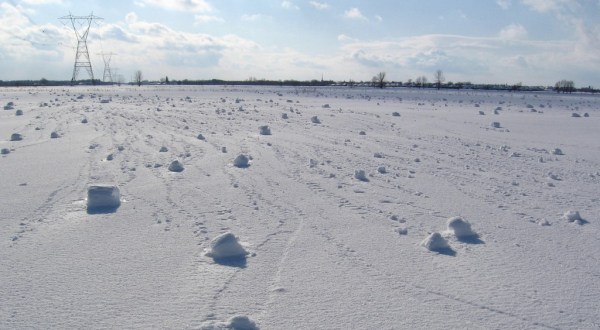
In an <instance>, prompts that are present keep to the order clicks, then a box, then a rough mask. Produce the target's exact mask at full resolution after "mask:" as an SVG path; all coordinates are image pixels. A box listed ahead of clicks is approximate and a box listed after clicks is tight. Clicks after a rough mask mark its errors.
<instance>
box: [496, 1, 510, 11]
mask: <svg viewBox="0 0 600 330" xmlns="http://www.w3.org/2000/svg"><path fill="white" fill-rule="evenodd" d="M496 3H497V4H498V6H500V8H502V9H504V10H506V9H508V8H509V7H510V5H511V0H496Z"/></svg>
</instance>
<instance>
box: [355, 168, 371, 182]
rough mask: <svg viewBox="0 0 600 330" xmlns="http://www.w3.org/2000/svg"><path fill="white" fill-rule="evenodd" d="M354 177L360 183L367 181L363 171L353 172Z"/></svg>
mask: <svg viewBox="0 0 600 330" xmlns="http://www.w3.org/2000/svg"><path fill="white" fill-rule="evenodd" d="M354 177H355V178H356V179H357V180H360V181H369V179H368V178H367V175H366V174H365V170H355V171H354Z"/></svg>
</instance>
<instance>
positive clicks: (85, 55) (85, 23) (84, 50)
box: [59, 13, 102, 85]
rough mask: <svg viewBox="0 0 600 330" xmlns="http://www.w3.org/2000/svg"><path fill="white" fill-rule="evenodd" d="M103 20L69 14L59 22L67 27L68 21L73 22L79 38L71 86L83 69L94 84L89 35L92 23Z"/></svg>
mask: <svg viewBox="0 0 600 330" xmlns="http://www.w3.org/2000/svg"><path fill="white" fill-rule="evenodd" d="M101 19H102V18H101V17H98V16H94V15H93V14H90V15H88V16H73V15H72V14H71V13H69V15H68V16H63V17H60V18H59V20H61V21H62V22H63V24H65V25H66V24H67V22H68V21H70V22H71V26H72V27H73V31H74V32H75V37H77V50H76V51H75V64H74V66H73V77H72V78H71V85H73V84H74V83H75V81H76V80H77V75H78V74H79V70H80V69H81V68H84V69H85V70H86V71H87V72H88V74H89V75H90V78H91V79H92V84H93V83H94V71H92V62H91V61H90V53H89V52H88V46H87V37H88V33H89V32H90V27H91V26H92V22H93V21H94V20H101Z"/></svg>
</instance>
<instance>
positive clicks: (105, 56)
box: [98, 53, 117, 83]
mask: <svg viewBox="0 0 600 330" xmlns="http://www.w3.org/2000/svg"><path fill="white" fill-rule="evenodd" d="M98 55H101V56H102V60H103V61H104V74H103V75H102V81H103V82H109V83H112V82H113V75H112V70H111V68H110V60H111V58H112V56H113V55H117V54H115V53H100V54H98Z"/></svg>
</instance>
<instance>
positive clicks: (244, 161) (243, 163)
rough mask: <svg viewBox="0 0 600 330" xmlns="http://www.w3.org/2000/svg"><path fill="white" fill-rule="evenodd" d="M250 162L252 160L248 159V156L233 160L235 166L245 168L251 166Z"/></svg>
mask: <svg viewBox="0 0 600 330" xmlns="http://www.w3.org/2000/svg"><path fill="white" fill-rule="evenodd" d="M249 162H250V159H249V158H248V156H246V155H244V154H240V155H238V156H237V157H235V159H234V160H233V166H235V167H240V168H244V167H248V166H249Z"/></svg>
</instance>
